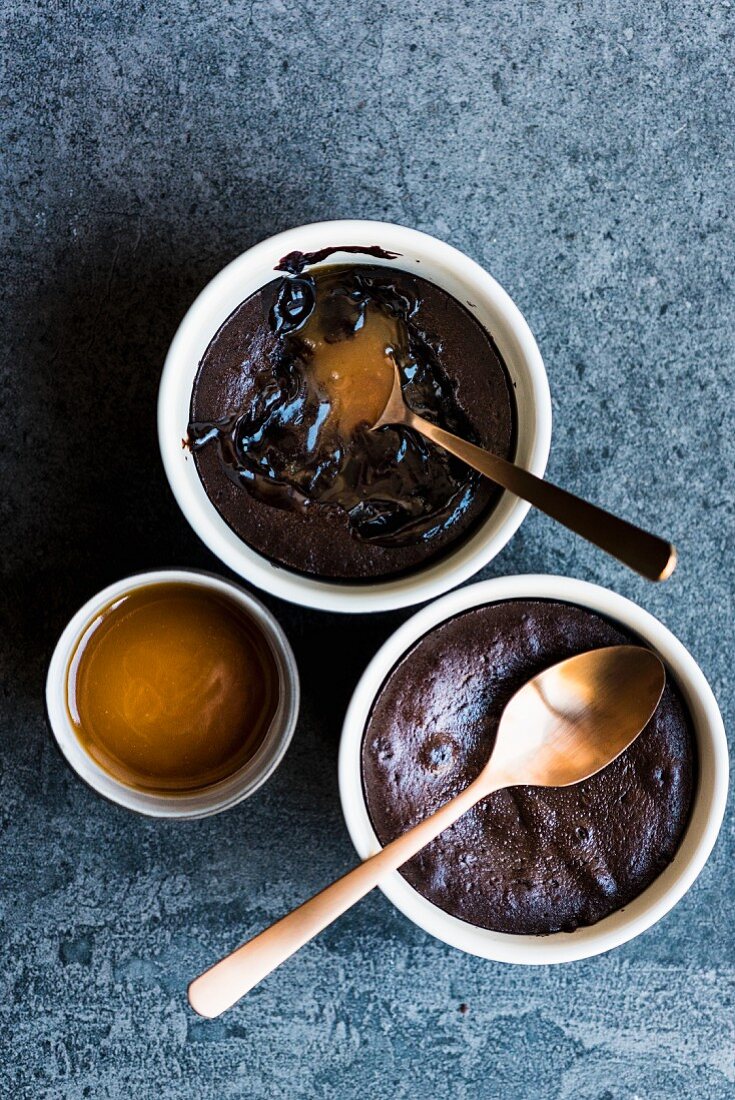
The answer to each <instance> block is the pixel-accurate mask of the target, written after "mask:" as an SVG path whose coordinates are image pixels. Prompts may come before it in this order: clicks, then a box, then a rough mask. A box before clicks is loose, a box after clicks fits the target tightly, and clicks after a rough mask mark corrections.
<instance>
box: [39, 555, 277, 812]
mask: <svg viewBox="0 0 735 1100" xmlns="http://www.w3.org/2000/svg"><path fill="white" fill-rule="evenodd" d="M46 704H47V709H48V716H49V722H50V725H51V729H52V731H53V733H54V736H55V738H56V741H57V742H58V745H59V748H60V749H61V752H62V753H63V755H64V756H65V758H66V760H67V761H68V763H69V764H70V765H71V767H72V768H73V769H74V770H75V771H76V772H77V774H78V775H79V776H81V778H82V779H83V780H85V782H86V783H88V784H89V785H90V786H91V787H93V788H94V790H96V791H97V792H98V793H99V794H101V795H103V796H104V797H105V798H109V799H110V800H111V801H113V802H117V803H118V804H119V805H121V806H125V807H126V808H127V809H130V810H136V811H137V812H138V813H143V814H148V815H150V816H153V817H178V818H195V817H205V816H208V815H210V814H215V813H219V812H220V811H222V810H226V809H229V807H230V806H234V805H236V804H237V803H238V802H241V801H242V800H243V799H244V798H247V797H248V796H249V795H251V794H252V793H253V792H254V791H255V790H257V788H258V787H260V786H261V785H262V784H263V783H264V782H265V781H266V779H268V777H269V776H270V775H271V774H272V773H273V772H274V771H275V769H276V768H277V766H278V764H279V763H280V761H281V759H282V758H283V756H284V754H285V752H286V749H287V748H288V745H289V742H290V740H291V737H292V735H293V731H294V727H295V725H296V719H297V715H298V708H299V679H298V671H297V668H296V662H295V659H294V656H293V652H292V650H291V646H290V645H289V642H288V640H287V638H286V636H285V634H284V633H283V631H282V629H281V627H280V626H279V624H278V622H277V621H276V619H275V618H274V617H273V615H271V613H270V612H269V611H268V610H267V609H266V608H265V607H264V606H263V605H262V604H261V603H260V602H259V601H258V600H256V599H255V598H254V597H253V596H251V595H250V594H249V593H248V592H246V591H245V590H244V589H242V588H240V587H239V585H237V584H234V583H232V582H231V581H227V580H224V579H223V578H221V577H216V576H214V575H212V574H208V573H200V572H197V571H192V570H178V569H176V570H173V569H167V570H160V571H156V572H151V573H143V574H140V575H137V576H134V577H129V578H127V579H125V580H122V581H118V582H117V583H116V584H113V585H110V586H109V587H108V588H105V589H104V590H103V591H102V592H100V593H98V595H96V596H94V597H93V598H92V599H91V600H89V601H88V602H87V603H86V604H85V605H84V607H82V608H81V609H80V610H79V611H78V612H77V613H76V615H74V617H73V618H72V619H71V621H70V622H69V624H68V626H67V627H66V629H65V630H64V632H63V634H62V635H61V638H60V639H59V641H58V644H57V646H56V649H55V651H54V654H53V657H52V659H51V664H50V666H49V671H48V677H47V681H46Z"/></svg>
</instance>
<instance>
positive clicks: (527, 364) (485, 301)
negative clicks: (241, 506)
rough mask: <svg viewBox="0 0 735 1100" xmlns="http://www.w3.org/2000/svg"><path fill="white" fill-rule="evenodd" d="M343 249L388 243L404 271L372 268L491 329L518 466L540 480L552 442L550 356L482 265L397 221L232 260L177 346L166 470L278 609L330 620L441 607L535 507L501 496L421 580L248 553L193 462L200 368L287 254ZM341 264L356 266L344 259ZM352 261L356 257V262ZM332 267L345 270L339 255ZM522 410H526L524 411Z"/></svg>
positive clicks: (186, 507)
mask: <svg viewBox="0 0 735 1100" xmlns="http://www.w3.org/2000/svg"><path fill="white" fill-rule="evenodd" d="M335 243H342V244H345V245H347V244H353V245H375V244H379V245H381V246H382V247H383V248H385V249H387V250H388V251H392V252H397V253H399V256H398V257H397V259H396V260H395V261H380V260H374V259H373V258H372V257H370V261H369V262H371V263H386V264H388V265H389V266H390V265H391V264H394V266H398V267H401V268H403V269H406V268H409V267H411V266H412V265H411V262H410V261H412V260H413V261H420V262H421V263H422V264H423V266H415V267H414V268H413V270H416V272H417V274H424V275H425V276H426V277H427V278H430V279H432V280H433V281H435V282H437V283H439V285H443V286H444V287H445V289H447V290H448V291H449V292H450V293H454V294H455V296H456V297H458V298H460V300H464V301H465V302H467V303H468V308H469V303H473V312H475V314H476V315H477V316H478V318H479V319H480V321H481V322H482V323H484V324H485V325H486V327H487V328H488V329H489V330H490V331H492V334H493V337H494V339H495V340H496V342H497V344H498V347H499V348H500V351H501V353H502V355H503V357H504V359H505V361H506V364H507V365H508V368H509V371H510V373H511V377H512V378H513V380H514V382H515V383H516V398H517V403H518V405H519V418H518V433H517V434H518V444H517V452H516V460H517V461H518V462H519V463H520V464H521V465H523V466H525V467H526V468H527V469H529V470H531V471H532V472H533V473H535V474H537V475H538V476H539V477H541V476H543V474H544V471H545V469H546V462H547V459H548V455H549V446H550V442H551V397H550V393H549V385H548V380H547V377H546V371H545V369H544V365H543V360H542V358H541V354H540V352H539V349H538V347H537V345H536V341H535V340H534V338H533V335H532V333H531V331H530V329H529V327H528V325H527V323H526V321H525V319H524V317H523V316H522V314H521V312H520V310H519V309H518V307H517V306H516V305H515V303H514V302H513V301H512V300H511V298H510V297H509V295H508V294H507V293H506V292H505V291H504V290H503V288H502V287H501V286H500V285H499V284H498V283H497V282H496V281H495V279H493V278H492V276H491V275H489V274H488V272H487V271H485V270H484V269H483V268H482V267H480V265H479V264H477V263H475V261H474V260H471V259H470V258H469V257H468V256H465V255H464V253H462V252H460V251H458V249H456V248H453V247H452V246H451V245H448V244H446V243H444V242H443V241H439V240H437V239H436V238H434V237H431V236H429V235H428V234H426V233H422V232H419V231H418V230H415V229H409V228H407V227H405V226H400V225H394V224H392V223H389V222H377V221H359V220H342V221H330V222H316V223H313V224H310V225H302V226H298V227H296V228H293V229H289V230H286V231H285V232H283V233H279V234H278V235H277V236H274V237H270V238H269V239H268V240H265V241H262V242H260V243H259V244H256V245H255V246H254V247H252V248H250V249H248V250H247V251H246V252H244V253H242V255H240V256H238V257H237V258H236V259H235V260H233V261H232V262H231V263H230V264H228V266H227V267H225V268H224V269H223V270H222V271H220V272H219V274H218V275H216V276H215V277H214V279H212V281H211V282H210V283H209V284H208V285H207V286H206V287H205V288H204V290H203V291H202V292H201V293H200V295H199V296H198V297H197V299H196V300H195V302H194V303H193V305H192V306H191V308H190V309H189V311H188V313H187V314H186V316H185V317H184V319H183V321H182V322H181V325H180V327H179V329H178V331H177V333H176V335H175V336H174V339H173V342H172V344H171V347H170V349H169V352H168V355H167V357H166V362H165V365H164V369H163V374H162V377H161V384H160V389H159V398H158V434H159V444H160V449H161V456H162V459H163V465H164V469H165V471H166V476H167V478H168V481H169V484H170V486H171V489H172V491H173V493H174V496H175V497H176V500H177V502H178V504H179V507H180V508H181V510H182V512H183V513H184V515H185V516H186V518H187V520H188V521H189V523H190V524H191V526H192V527H193V529H194V530H195V531H196V533H197V534H198V535H199V537H200V538H201V539H202V540H203V542H204V543H205V544H206V545H207V546H208V547H209V549H210V550H211V551H212V552H213V553H214V554H216V555H217V557H218V558H219V559H220V560H221V561H223V562H224V563H225V564H226V565H227V566H229V568H230V569H232V570H233V571H234V572H235V573H237V574H239V575H240V576H241V577H244V578H245V579H246V580H247V581H248V583H251V584H254V585H256V586H257V587H258V588H261V589H263V590H265V591H267V592H271V593H272V594H273V595H275V596H278V597H280V598H281V599H285V600H290V601H291V602H293V603H298V604H301V605H302V606H307V607H314V608H318V609H321V610H325V611H339V612H371V611H385V610H394V609H396V608H399V607H405V606H408V605H410V604H414V603H420V602H423V601H425V600H429V599H433V598H435V597H436V596H439V595H441V594H442V593H443V592H446V591H447V590H448V589H449V588H452V587H454V586H455V585H458V584H460V583H462V582H463V581H466V580H468V579H469V578H470V577H471V576H473V575H474V574H475V573H476V572H477V571H478V570H479V569H481V568H482V567H483V566H485V565H487V564H488V562H489V561H491V560H492V558H494V557H495V556H496V555H497V554H498V553H499V552H500V550H502V548H503V547H504V546H505V544H506V543H507V542H508V540H509V539H510V538H511V537H512V536H513V534H514V533H515V531H516V530H517V529H518V527H519V526H520V524H521V522H522V521H523V519H524V517H525V515H526V513H527V512H528V508H529V506H528V505H527V504H526V503H525V502H524V501H522V500H519V499H518V498H517V497H514V496H513V495H512V494H509V493H504V494H503V495H502V496H501V498H500V500H499V501H498V504H497V506H496V507H495V509H494V510H493V511H492V513H491V514H490V515H489V516H488V517H487V519H486V520H485V521H484V523H483V524H481V525H480V527H478V529H477V530H476V531H475V532H474V533H473V534H472V535H471V537H470V538H469V539H467V540H465V541H464V542H463V543H462V544H461V545H460V546H459V547H457V549H455V550H454V551H451V552H450V553H448V554H447V555H446V556H444V557H443V558H441V559H440V560H439V561H437V562H434V563H430V564H429V565H428V566H426V567H425V568H424V569H422V570H416V571H413V572H411V573H409V574H407V575H406V576H402V577H397V578H394V579H391V580H385V581H377V582H375V583H367V584H364V583H363V584H350V583H334V582H329V581H324V580H318V579H316V578H313V577H308V576H304V575H301V574H299V573H295V572H292V571H291V570H288V569H285V568H283V567H282V566H278V565H275V564H274V563H273V562H271V561H269V560H268V559H267V558H266V557H264V556H263V555H261V554H258V553H257V552H256V551H255V550H253V549H251V548H250V547H249V546H247V545H246V544H245V543H244V542H243V541H242V540H241V539H240V538H239V537H238V536H237V535H236V534H235V533H234V532H233V531H232V530H231V529H230V528H229V526H228V525H227V524H226V522H225V521H224V520H223V519H222V517H221V516H220V515H219V513H218V512H217V510H216V508H215V507H214V505H213V504H212V502H211V501H210V500H209V498H208V497H207V495H206V493H205V491H204V488H203V486H202V485H201V482H200V481H199V478H198V475H197V474H196V470H195V469H194V464H193V462H192V461H191V456H190V455H189V454H188V452H187V451H186V450H185V449H184V448H182V438H183V437H184V436H185V434H186V426H187V423H188V418H189V415H188V410H189V402H190V398H191V389H192V385H193V382H194V377H195V374H196V370H197V367H198V364H199V361H200V359H201V357H202V355H203V353H204V351H205V349H206V347H207V345H208V344H209V342H210V340H211V338H212V336H213V335H214V333H215V332H216V331H217V329H218V328H219V327H220V325H221V324H222V323H223V322H224V321H225V320H226V318H227V317H228V316H229V315H230V313H232V311H233V310H234V309H235V308H236V307H237V306H238V305H239V304H240V302H242V301H243V300H244V298H246V297H247V296H248V295H249V294H251V293H254V291H255V290H256V289H258V288H259V287H260V286H263V285H264V284H265V283H266V282H268V281H269V280H270V279H271V278H273V277H274V275H275V273H274V270H273V268H274V266H275V264H276V263H277V262H278V261H279V259H280V258H281V257H282V256H284V255H286V254H287V253H289V252H292V251H294V250H299V251H303V252H310V251H314V250H316V249H319V248H323V247H327V246H331V245H334V244H335ZM342 258H345V259H349V258H350V257H348V256H346V254H342ZM353 258H354V257H353ZM330 259H333V260H336V261H338V260H339V259H340V255H339V254H337V255H335V256H334V257H330ZM521 406H523V408H521Z"/></svg>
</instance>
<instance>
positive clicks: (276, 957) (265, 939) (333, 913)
mask: <svg viewBox="0 0 735 1100" xmlns="http://www.w3.org/2000/svg"><path fill="white" fill-rule="evenodd" d="M501 786H505V783H504V782H502V783H494V784H493V783H492V782H489V781H488V774H487V769H486V770H485V771H484V772H483V773H482V774H481V775H480V776H479V777H478V778H477V779H476V780H475V781H474V782H473V783H471V784H470V786H469V787H467V788H466V789H465V790H464V791H462V792H461V793H460V794H458V795H457V796H456V798H453V799H452V800H451V801H450V802H447V803H446V805H444V806H442V807H441V809H439V810H437V811H436V813H434V814H432V815H431V817H427V818H425V819H424V820H423V821H422V822H420V823H419V824H418V825H416V826H415V827H414V828H413V829H409V831H408V832H407V833H404V834H403V835H402V836H399V837H398V838H397V839H396V840H394V841H392V842H391V843H390V844H388V845H386V847H385V848H382V849H381V850H380V851H379V852H378V853H377V854H376V855H374V856H371V857H370V858H369V859H366V860H365V861H364V863H361V864H359V865H358V866H357V867H355V868H354V869H353V870H352V871H349V872H348V874H346V875H344V876H343V878H340V879H338V880H337V881H336V882H333V883H332V885H331V886H327V888H326V889H325V890H322V891H321V893H319V894H316V895H315V896H314V897H313V898H311V899H310V900H309V901H306V902H304V904H303V905H300V906H299V907H298V909H294V910H293V912H292V913H289V914H288V916H286V917H283V918H282V919H281V920H279V921H277V922H276V923H275V924H272V925H271V926H270V928H266V929H265V931H263V932H260V933H259V934H258V935H257V936H255V937H254V938H253V939H252V940H249V941H248V942H247V943H244V944H243V945H242V946H241V947H238V948H237V949H236V950H235V951H233V952H232V954H230V955H226V956H225V958H223V959H220V961H219V962H217V963H215V964H214V966H212V967H210V968H209V970H205V971H204V973H203V974H200V975H199V977H198V978H195V979H194V981H193V982H192V983H191V985H190V986H189V1004H190V1005H191V1007H192V1008H193V1009H194V1011H195V1012H198V1013H199V1015H200V1016H207V1017H208V1018H209V1019H212V1018H213V1017H215V1016H219V1015H220V1014H221V1013H222V1012H224V1011H225V1009H227V1008H230V1007H231V1006H232V1005H234V1004H235V1002H236V1001H238V1000H239V999H240V998H241V997H242V996H244V995H245V994H246V993H247V992H248V991H249V990H250V989H252V988H253V986H254V985H257V984H258V982H259V981H261V980H262V979H263V978H265V976H266V975H267V974H270V972H271V970H275V968H276V967H277V966H280V964H281V963H282V962H285V961H286V959H288V958H290V956H291V955H293V954H294V952H295V951H298V949H299V948H300V947H303V946H304V944H305V943H308V942H309V940H311V939H313V937H314V936H316V935H317V934H318V933H319V932H321V931H322V929H324V928H326V927H327V925H328V924H331V923H332V921H334V920H336V919H337V917H339V916H340V915H341V914H342V913H344V912H345V910H347V909H349V908H350V907H351V906H353V905H354V904H355V902H357V901H359V900H360V898H362V897H364V896H365V894H368V893H369V892H370V891H371V890H372V889H373V887H374V886H377V884H378V883H379V882H380V881H381V879H383V878H384V877H385V876H386V875H387V874H388V873H389V872H390V871H394V870H395V869H396V868H397V867H400V866H402V864H404V863H405V862H406V861H407V860H409V859H410V858H411V857H412V856H414V855H416V853H417V852H419V851H420V850H421V849H422V848H423V847H424V846H425V845H426V844H428V843H429V842H430V841H432V840H433V839H434V838H435V837H437V836H438V835H439V833H441V832H443V831H444V829H447V828H449V826H450V825H452V824H453V823H454V822H455V821H456V820H457V818H458V817H460V816H461V815H462V814H463V813H465V812H466V811H467V810H469V809H470V808H471V807H472V806H474V805H475V803H476V802H479V800H480V799H481V798H484V797H485V795H487V794H490V792H491V791H493V790H497V789H498V788H499V787H501Z"/></svg>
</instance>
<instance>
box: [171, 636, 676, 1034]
mask: <svg viewBox="0 0 735 1100" xmlns="http://www.w3.org/2000/svg"><path fill="white" fill-rule="evenodd" d="M665 680H666V673H665V672H664V667H663V665H662V663H661V661H660V660H659V659H658V657H657V656H656V655H655V654H654V653H652V652H651V651H650V650H649V649H643V648H641V647H640V646H612V647H610V648H608V649H596V650H592V651H591V652H589V653H581V654H579V655H578V656H576V657H570V658H569V659H568V660H566V661H562V662H561V663H560V664H558V665H553V666H552V667H551V668H548V669H546V671H545V672H542V673H540V674H539V675H538V676H535V677H534V678H533V679H532V680H530V681H529V682H528V683H527V684H525V685H524V686H523V687H522V688H521V689H520V690H519V691H517V692H516V694H515V695H514V696H513V698H512V699H511V700H510V702H509V703H508V705H507V706H506V708H505V710H504V711H503V715H502V717H501V720H500V725H499V727H498V734H497V738H496V740H495V746H494V748H493V751H492V754H491V756H490V759H489V760H488V762H487V764H486V765H485V767H484V768H483V770H482V771H481V772H480V774H479V775H478V777H477V779H475V780H473V782H472V783H470V785H469V787H467V788H466V789H465V790H464V791H462V793H461V794H458V795H457V797H456V798H453V799H452V800H451V801H450V802H447V803H446V805H444V806H442V808H441V809H440V810H437V812H436V813H434V814H432V815H431V816H430V817H427V818H426V819H425V820H424V821H422V822H421V823H420V824H419V825H417V826H416V827H415V828H413V829H409V831H408V832H407V833H404V834H403V836H399V837H398V838H397V840H394V841H392V843H390V844H388V845H386V847H385V848H383V849H382V850H381V851H379V852H378V853H377V855H374V856H372V857H371V858H370V859H366V860H365V862H364V863H361V864H360V865H359V866H358V867H355V868H354V870H352V871H350V872H349V873H348V874H346V875H345V876H344V877H343V878H341V879H338V880H337V882H334V883H332V885H331V886H328V887H327V888H326V890H322V892H321V893H320V894H317V895H316V896H315V897H313V898H311V900H310V901H307V902H305V903H304V904H303V905H300V906H299V908H298V909H294V911H293V912H292V913H289V914H288V916H286V917H283V918H282V919H281V920H279V921H277V922H276V923H275V924H273V925H271V926H270V928H266V929H265V931H264V932H261V933H260V934H259V935H257V936H255V937H254V938H253V939H252V940H250V941H249V942H248V943H245V944H243V945H242V947H238V948H237V950H236V951H233V952H232V954H231V955H227V956H226V957H225V958H224V959H221V960H220V961H219V962H217V963H215V964H214V966H212V967H211V968H210V969H209V970H206V971H205V972H204V973H203V974H200V976H199V977H198V978H195V979H194V981H193V982H192V983H191V985H190V986H189V1004H190V1005H191V1006H192V1008H193V1009H194V1010H195V1011H196V1012H198V1013H199V1015H200V1016H207V1017H209V1018H210V1019H211V1018H213V1017H215V1016H219V1015H220V1013H222V1012H224V1011H225V1009H227V1008H230V1007H231V1006H232V1005H233V1004H235V1002H236V1001H238V1000H239V999H240V997H242V996H243V995H244V994H245V993H247V992H248V990H250V989H252V988H253V986H254V985H257V983H258V982H259V981H261V980H262V979H263V978H264V977H265V976H266V974H270V972H271V970H274V969H275V968H276V967H277V966H279V965H280V964H281V963H282V962H284V961H285V960H286V959H288V958H289V957H290V956H291V955H293V954H294V952H295V951H298V949H299V948H300V947H303V945H304V944H305V943H308V941H309V940H310V939H312V938H313V937H314V936H316V935H317V933H319V932H321V931H322V929H323V928H326V927H327V925H328V924H331V923H332V921H333V920H336V918H337V917H338V916H340V914H342V913H344V912H345V910H346V909H349V908H350V907H351V906H352V905H354V904H355V902H357V901H359V900H360V898H362V897H364V895H365V894H367V893H369V892H370V890H372V889H373V887H374V886H377V885H378V883H379V882H381V881H382V880H383V879H384V878H385V877H386V875H388V874H389V873H390V872H391V871H394V870H396V868H398V867H401V866H402V865H403V864H404V863H405V862H406V861H407V860H409V859H411V857H412V856H415V855H416V853H417V852H418V851H420V850H421V849H422V848H423V847H424V846H425V845H426V844H428V843H429V842H430V841H432V840H433V839H434V838H435V837H437V836H438V835H439V833H441V832H443V831H444V830H445V829H447V828H449V826H450V825H452V824H453V823H454V822H455V821H456V820H457V818H458V817H461V815H462V814H464V813H466V812H467V810H469V809H470V808H471V807H472V806H474V805H475V803H476V802H479V801H480V799H482V798H485V797H486V796H487V795H489V794H490V793H491V792H492V791H497V790H500V788H501V787H514V786H517V785H519V784H531V785H535V786H539V787H566V786H569V785H570V784H572V783H579V782H580V781H581V780H582V779H587V778H588V777H589V776H591V775H594V773H595V772H598V771H600V770H601V769H602V768H604V767H606V765H608V764H610V763H611V762H612V761H613V760H614V759H615V758H616V756H619V755H620V753H621V752H623V750H624V749H626V748H627V747H628V746H629V745H630V744H631V742H632V741H634V740H635V738H636V737H637V736H638V734H639V733H640V732H641V730H642V729H643V728H644V727H645V726H646V725H647V723H648V721H649V719H650V718H651V717H652V715H653V713H654V711H655V710H656V707H657V706H658V703H659V700H660V698H661V693H662V692H663V689H664V683H665Z"/></svg>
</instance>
